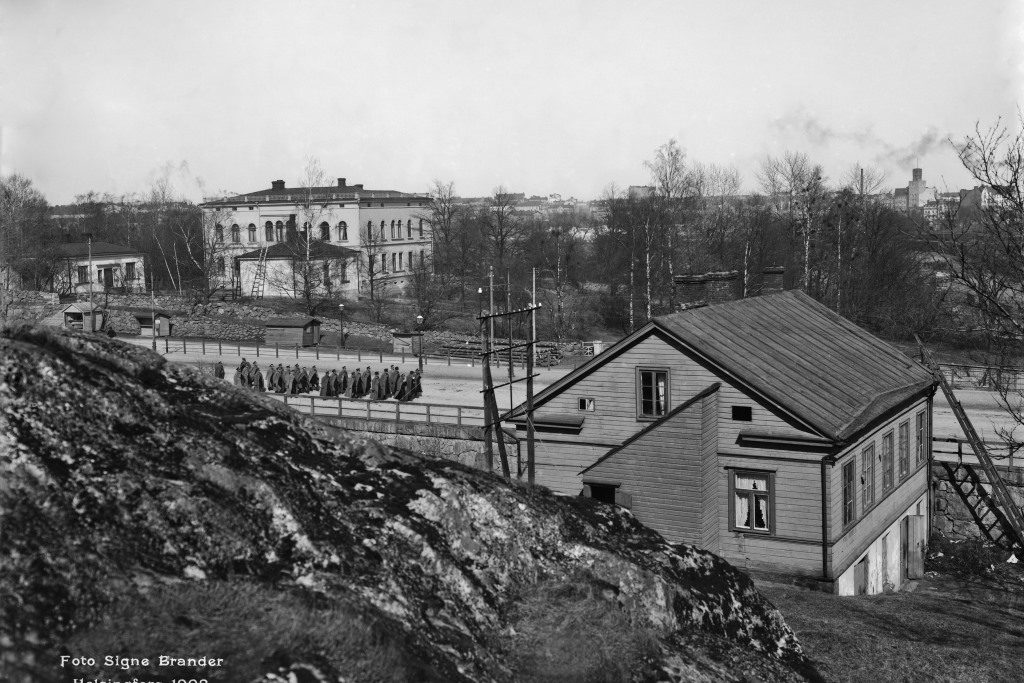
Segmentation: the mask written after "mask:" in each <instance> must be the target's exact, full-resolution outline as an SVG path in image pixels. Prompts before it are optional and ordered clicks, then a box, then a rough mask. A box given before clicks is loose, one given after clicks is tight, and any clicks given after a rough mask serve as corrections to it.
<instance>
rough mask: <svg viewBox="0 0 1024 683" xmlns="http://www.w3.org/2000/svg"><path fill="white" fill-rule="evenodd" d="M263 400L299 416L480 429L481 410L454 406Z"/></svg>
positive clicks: (277, 396)
mask: <svg viewBox="0 0 1024 683" xmlns="http://www.w3.org/2000/svg"><path fill="white" fill-rule="evenodd" d="M264 395H265V396H269V397H271V398H275V399H277V400H279V401H283V402H284V404H285V405H287V406H290V407H292V408H294V409H295V410H297V411H299V412H300V413H306V414H308V415H314V416H316V415H320V416H324V417H326V416H331V417H353V418H360V419H363V420H395V421H399V420H404V421H406V422H425V423H430V424H450V425H460V426H466V427H482V426H483V424H484V409H483V407H476V406H458V405H456V406H453V405H445V404H441V403H419V402H417V401H409V402H401V401H368V400H365V399H358V398H337V397H327V396H311V395H307V394H294V395H289V394H274V393H267V394H264Z"/></svg>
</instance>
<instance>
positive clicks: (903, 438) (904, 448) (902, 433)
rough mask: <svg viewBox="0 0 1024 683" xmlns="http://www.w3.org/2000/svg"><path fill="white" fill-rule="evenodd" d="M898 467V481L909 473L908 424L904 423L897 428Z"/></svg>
mask: <svg viewBox="0 0 1024 683" xmlns="http://www.w3.org/2000/svg"><path fill="white" fill-rule="evenodd" d="M899 439H900V441H899V458H898V461H899V467H900V479H902V478H903V477H905V476H907V473H908V472H910V423H909V422H904V423H902V424H901V425H900V426H899Z"/></svg>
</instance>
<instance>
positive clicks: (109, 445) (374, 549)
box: [0, 327, 815, 681]
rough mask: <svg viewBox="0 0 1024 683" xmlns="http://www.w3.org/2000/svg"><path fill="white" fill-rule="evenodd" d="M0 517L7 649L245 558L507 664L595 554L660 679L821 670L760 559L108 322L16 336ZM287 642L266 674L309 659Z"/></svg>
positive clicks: (0, 617) (413, 648)
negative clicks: (338, 427)
mask: <svg viewBox="0 0 1024 683" xmlns="http://www.w3.org/2000/svg"><path fill="white" fill-rule="evenodd" d="M0 529H2V530H3V542H2V543H0V649H5V650H7V651H8V652H13V653H15V654H16V655H17V656H16V657H15V658H9V659H8V660H7V665H8V666H10V667H13V666H15V665H16V664H17V663H18V662H20V663H22V664H24V663H26V662H28V663H31V662H32V661H33V660H34V661H36V662H37V663H38V662H39V661H41V660H42V659H46V658H47V657H50V658H52V657H53V655H54V652H55V651H56V650H57V649H58V648H60V647H61V646H62V644H63V643H65V642H66V639H67V638H68V637H69V636H70V635H71V634H74V633H75V632H76V631H80V630H81V629H83V628H85V627H88V626H89V625H90V624H93V623H95V622H96V620H97V619H99V617H100V615H102V614H103V612H104V610H105V608H106V606H107V605H108V604H109V603H111V601H113V600H114V599H115V597H119V596H124V595H125V594H126V593H130V592H132V591H140V590H145V587H146V586H148V585H152V584H153V582H154V580H159V581H160V582H164V583H166V582H174V581H180V582H221V581H226V580H228V579H237V578H238V577H247V579H249V580H252V581H256V582H259V583H260V585H265V586H278V587H280V586H286V587H288V590H296V591H300V592H304V593H308V594H310V595H324V596H331V597H338V598H341V597H343V598H344V599H345V600H347V601H349V602H350V603H351V604H354V605H357V606H359V607H360V609H362V610H364V611H365V613H367V614H371V615H376V616H377V617H379V619H381V620H384V621H386V622H387V623H389V624H391V625H392V628H394V629H397V630H398V631H399V632H400V634H401V642H402V644H403V647H404V648H405V651H406V652H407V653H408V656H409V657H410V659H415V660H416V661H420V662H427V663H428V668H427V670H429V671H431V672H432V674H431V675H432V676H433V677H434V678H436V679H438V680H451V681H459V680H474V681H475V680H480V681H489V680H497V681H509V680H515V679H516V672H515V671H513V670H510V669H509V667H508V666H507V664H506V662H505V659H504V658H503V656H502V654H501V648H500V647H496V646H495V643H496V642H497V641H500V640H501V638H502V637H503V636H505V635H507V634H508V628H509V615H510V614H511V613H512V612H513V611H514V607H515V605H516V600H517V599H518V597H517V596H521V595H522V594H523V592H524V591H529V590H530V587H531V586H532V585H536V584H538V583H540V582H550V581H552V580H561V579H567V578H569V577H572V576H574V575H577V574H579V573H581V572H585V573H586V575H587V576H588V577H590V578H589V579H588V580H590V581H593V582H595V583H596V584H599V585H600V586H603V589H602V590H603V594H604V595H606V597H607V599H608V600H610V601H612V602H613V603H614V604H615V605H616V609H618V610H621V611H622V613H623V614H625V615H626V616H627V617H628V621H629V623H633V624H640V625H643V626H645V627H647V628H650V629H652V630H653V632H654V633H656V634H657V640H658V643H659V645H658V652H659V653H660V654H659V655H658V656H657V658H656V659H657V661H655V662H653V664H652V666H653V667H654V668H653V670H655V671H657V672H658V673H657V676H656V677H657V678H661V679H665V680H701V679H703V680H749V679H751V678H756V679H761V680H799V679H800V678H802V677H811V678H813V677H815V673H814V671H813V669H812V668H811V667H810V665H809V664H808V662H807V660H806V659H805V657H804V655H803V653H802V651H801V648H800V645H799V643H798V642H797V640H796V638H795V636H794V635H793V633H792V631H790V629H789V628H788V627H787V626H786V625H785V623H784V622H783V620H782V617H781V616H780V615H779V613H778V612H777V611H776V610H775V609H774V608H773V607H772V606H771V605H770V604H768V603H767V602H766V601H765V600H764V599H763V598H762V597H761V596H760V595H759V594H758V593H757V591H756V590H755V589H754V587H753V584H752V583H751V581H750V580H749V579H748V578H747V577H746V576H745V575H744V574H742V573H740V572H739V571H737V570H736V569H734V568H733V567H731V566H730V565H728V564H727V563H726V562H724V561H723V560H721V559H719V558H717V557H716V556H714V555H712V554H710V553H707V552H704V551H701V550H698V549H695V548H692V547H689V546H683V545H670V544H669V543H667V542H666V541H665V540H664V539H663V538H662V537H661V536H660V535H658V534H657V533H655V532H653V531H651V530H649V529H647V528H646V527H644V526H642V525H640V524H639V523H638V522H636V520H635V519H634V518H633V517H632V516H631V515H630V514H629V513H628V512H626V511H623V510H619V509H616V508H613V507H609V506H603V505H601V504H598V503H594V502H593V501H590V500H570V499H565V498H560V497H556V496H554V495H552V494H550V493H549V492H548V491H547V490H545V489H541V488H538V487H530V486H526V485H522V484H515V483H513V484H509V483H507V482H505V481H503V480H502V479H500V478H498V477H495V476H493V475H490V474H487V473H483V472H480V471H477V470H473V469H471V468H468V467H465V466H461V465H459V464H457V463H452V462H448V461H444V460H441V459H433V458H427V457H423V456H420V455H417V454H414V453H411V452H407V451H399V450H393V449H389V448H385V447H382V446H380V445H378V444H376V443H374V442H371V441H368V440H365V439H363V438H360V437H359V436H357V435H354V434H353V435H348V436H346V435H341V436H338V435H334V436H331V435H328V434H327V433H326V432H325V431H321V430H320V428H318V427H317V426H316V425H315V424H313V423H312V422H308V421H306V420H305V419H304V418H303V417H302V416H300V415H299V414H297V413H295V412H293V411H291V410H290V409H288V408H286V407H285V406H283V405H281V404H280V403H278V402H276V401H274V400H272V399H267V398H263V397H260V396H259V395H254V394H253V393H251V392H249V391H246V390H241V389H236V388H235V387H233V386H231V385H229V384H226V383H223V382H218V381H215V380H212V379H209V378H207V377H205V376H204V375H202V374H201V373H199V372H198V371H196V370H193V369H191V368H188V367H178V366H174V365H171V364H168V363H166V361H165V360H164V359H163V358H162V357H160V356H159V355H157V354H155V353H152V352H150V351H149V350H147V349H143V348H139V347H134V346H129V345H125V344H123V343H121V342H119V341H117V340H116V339H107V338H105V337H102V336H99V335H89V334H83V333H76V332H71V331H65V330H56V329H52V328H43V327H20V328H16V329H7V330H5V331H4V332H3V334H2V335H0ZM244 627H245V625H244V624H242V625H239V628H244ZM196 628H202V625H201V624H199V625H196ZM280 659H281V653H279V652H277V653H274V661H271V660H270V659H268V660H267V667H268V668H267V669H266V671H267V673H268V677H267V678H266V680H288V678H287V676H288V675H291V674H288V673H287V672H286V671H285V669H287V667H289V666H293V665H294V666H299V667H301V666H303V665H304V664H303V662H281V661H280ZM271 664H273V666H271ZM306 664H309V662H306ZM325 664H326V665H329V664H330V662H313V663H312V664H311V665H316V666H317V667H318V668H319V669H320V670H329V666H327V667H326V668H325V667H324V666H322V665H325ZM279 666H280V667H284V668H279ZM282 672H284V673H282ZM341 673H343V672H341ZM2 674H3V672H0V678H3V677H4V676H3V675H2ZM273 676H278V677H280V676H284V678H274V677H273ZM328 678H330V680H337V678H336V677H333V676H329V677H328ZM311 680H312V679H311Z"/></svg>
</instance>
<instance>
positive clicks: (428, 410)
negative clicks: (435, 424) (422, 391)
mask: <svg viewBox="0 0 1024 683" xmlns="http://www.w3.org/2000/svg"><path fill="white" fill-rule="evenodd" d="M426 407H427V423H428V424H429V423H430V404H429V403H428V404H427V406H426Z"/></svg>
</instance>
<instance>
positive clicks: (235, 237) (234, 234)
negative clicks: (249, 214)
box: [231, 223, 242, 244]
mask: <svg viewBox="0 0 1024 683" xmlns="http://www.w3.org/2000/svg"><path fill="white" fill-rule="evenodd" d="M231 241H232V242H234V243H235V244H238V243H239V242H241V241H242V231H241V230H240V229H239V227H238V224H237V223H236V224H234V225H232V226H231Z"/></svg>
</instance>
